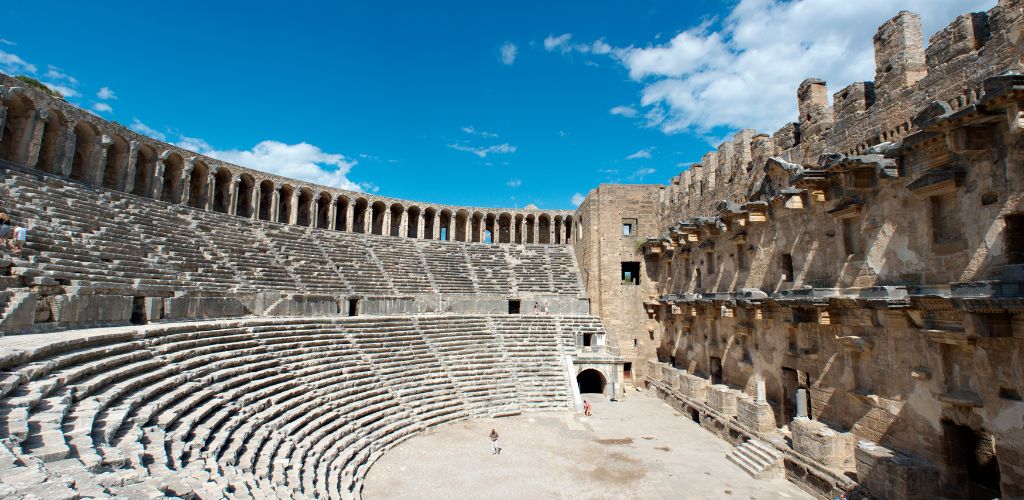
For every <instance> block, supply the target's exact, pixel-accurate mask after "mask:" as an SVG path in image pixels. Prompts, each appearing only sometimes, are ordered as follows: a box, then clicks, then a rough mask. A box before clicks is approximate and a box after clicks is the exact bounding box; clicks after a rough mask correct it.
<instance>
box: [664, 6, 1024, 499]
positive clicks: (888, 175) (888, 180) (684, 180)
mask: <svg viewBox="0 0 1024 500" xmlns="http://www.w3.org/2000/svg"><path fill="white" fill-rule="evenodd" d="M1022 33H1024V2H1020V1H1018V0H1009V1H1001V2H999V5H998V6H997V7H995V8H993V9H992V10H990V11H989V12H984V13H973V14H965V15H963V16H960V17H958V18H957V19H956V20H954V21H953V23H951V24H950V25H949V26H948V27H947V28H945V29H944V30H941V31H940V32H938V33H936V34H935V35H934V36H932V37H931V39H930V40H929V44H928V45H927V46H926V45H925V44H924V41H923V39H922V37H921V33H920V21H919V19H918V18H917V16H916V15H915V14H912V13H908V12H902V13H900V14H899V15H897V16H896V17H895V18H893V19H891V20H890V21H888V22H886V23H885V24H884V25H882V26H881V27H880V28H879V31H878V34H877V35H876V36H875V39H874V43H875V52H876V57H875V59H876V66H877V74H876V78H875V81H874V82H859V83H854V84H851V85H849V86H847V87H846V88H844V89H842V90H840V91H838V92H836V93H835V94H834V95H833V99H832V103H831V105H829V104H828V99H827V94H826V88H825V82H823V81H820V80H816V79H808V80H805V81H804V82H803V83H802V84H801V85H800V87H799V88H798V89H796V94H797V103H796V104H797V106H796V108H797V109H798V110H799V119H798V121H796V122H794V123H791V124H789V125H787V126H785V127H783V128H781V129H780V130H778V131H776V132H775V133H774V134H772V135H771V136H768V135H765V134H757V133H755V132H753V131H749V130H742V131H740V132H738V133H736V135H735V137H734V139H733V140H732V141H729V142H726V143H724V144H722V145H721V146H720V147H719V148H718V149H717V150H715V151H712V152H710V153H708V154H706V155H705V156H704V157H703V158H702V160H701V162H700V163H699V164H695V165H693V166H691V167H690V168H689V169H688V170H686V171H684V172H682V173H681V174H680V175H678V176H676V177H675V178H673V179H672V181H671V184H670V186H668V187H667V188H666V191H665V195H664V196H663V197H662V198H661V199H660V201H659V210H660V211H659V214H658V218H659V220H661V221H662V226H661V228H660V231H659V234H658V235H657V237H656V238H654V239H652V241H650V242H648V243H647V244H646V245H644V251H645V252H646V254H647V255H648V257H649V258H651V259H654V260H657V262H658V264H657V267H656V269H657V273H658V274H657V290H658V293H659V300H658V302H659V305H658V307H656V308H653V310H652V313H653V316H654V317H655V318H656V321H657V322H658V323H659V324H661V327H662V329H663V331H664V335H663V336H662V337H661V342H660V345H659V348H658V353H657V354H658V359H659V360H660V361H662V362H666V363H669V364H670V365H674V366H675V367H677V368H679V369H681V370H686V371H687V372H688V373H690V374H693V375H696V376H699V377H703V378H705V379H710V382H711V383H719V384H727V385H729V386H732V387H734V388H736V389H739V390H741V391H744V392H746V393H747V394H750V395H753V394H754V391H755V387H756V382H757V381H758V380H763V381H764V382H765V386H766V392H767V400H768V403H769V404H770V405H771V407H772V409H773V412H774V414H775V415H774V417H775V421H776V422H777V423H778V425H779V426H780V428H781V429H780V431H779V432H780V433H782V434H784V435H788V436H790V438H791V440H792V441H794V446H795V447H796V450H797V451H800V452H801V453H807V454H810V455H812V456H811V458H816V459H819V460H820V461H821V464H822V466H825V467H834V465H833V466H829V463H832V464H836V463H841V464H843V469H844V470H845V472H847V473H851V474H853V473H854V469H855V476H856V478H857V480H858V482H859V483H860V484H861V485H862V486H864V487H866V488H868V489H869V491H871V492H872V494H874V495H878V496H885V497H889V498H913V497H915V496H920V495H925V496H928V495H943V496H946V497H964V496H968V495H970V494H976V493H978V492H979V491H982V490H983V489H984V488H990V489H991V488H995V489H999V490H1001V492H1000V493H1001V494H1002V495H1003V496H1005V497H1016V496H1022V495H1024V467H1022V466H1021V465H1020V464H1021V463H1022V460H1021V457H1022V456H1024V420H1022V419H1021V415H1024V402H1022V398H1021V394H1024V371H1022V368H1021V366H1022V363H1021V361H1022V360H1024V342H1022V339H1024V307H1022V306H1021V304H1024V253H1022V250H1021V249H1022V248H1024V227H1022V224H1024V167H1022V165H1024V135H1022V134H1021V130H1022V120H1021V118H1022V114H1021V112H1020V111H1019V110H1020V108H1021V104H1020V103H1021V102H1024V77H1021V76H1020V75H1019V72H1020V70H1021V64H1020V60H1021V50H1020V49H1021V43H1020V42H1021V38H1022V37H1021V34H1022ZM1008 71H1010V72H1014V73H1009V74H1007V72H1008ZM648 265H649V267H648V268H649V269H653V268H654V266H653V265H651V262H648ZM800 389H804V390H806V391H807V393H808V395H809V400H810V401H809V403H810V404H809V413H810V415H809V416H810V418H811V419H812V421H815V422H814V424H813V425H812V426H811V427H808V425H810V424H807V425H804V424H802V425H803V427H801V429H804V431H806V430H807V429H812V428H813V429H819V430H814V431H813V432H804V431H801V432H803V433H802V434H800V435H797V433H796V432H795V430H794V428H793V427H792V426H790V423H791V422H792V421H793V418H794V417H795V416H796V411H797V409H796V406H797V405H796V401H795V398H796V394H797V392H798V391H799V390H800ZM814 426H820V427H814ZM965 432H966V433H968V434H973V435H975V436H976V437H977V439H978V443H980V444H977V446H979V448H978V449H977V450H974V451H972V452H971V453H967V452H963V451H962V450H961V451H951V450H956V449H957V447H958V446H960V445H961V444H962V443H959V442H958V439H961V438H960V437H958V433H961V434H962V433H965ZM829 433H833V434H829ZM854 441H856V442H858V443H859V444H858V445H857V446H856V447H854V448H851V446H850V443H852V442H854ZM982 448H984V450H982ZM801 450H803V451H801ZM815 450H817V451H815ZM821 450H828V452H827V453H826V452H825V451H821ZM837 450H839V451H837ZM843 450H845V451H843ZM819 451H820V453H819V454H820V455H821V456H820V457H814V456H813V455H814V454H815V453H817V452H819ZM837 453H838V454H843V453H845V454H846V455H845V456H838V455H836V454H837ZM971 454H973V455H974V456H975V457H980V458H972V459H971V460H975V459H977V460H983V461H986V462H985V464H987V465H986V467H988V468H989V470H990V471H991V470H992V469H993V468H994V469H995V470H997V471H998V474H996V475H995V476H997V477H995V476H993V475H992V474H991V473H989V476H986V477H984V478H983V477H981V476H980V475H979V474H981V473H979V472H976V471H975V472H970V471H969V470H968V469H969V468H970V467H968V466H967V465H966V462H967V460H968V459H967V458H964V457H966V456H968V455H971ZM993 457H994V458H993ZM986 481H987V482H986ZM993 481H994V483H993ZM993 485H994V486H993ZM978 488H982V490H979V489H978ZM992 491H995V490H991V491H989V490H984V492H983V493H981V494H991V493H992Z"/></svg>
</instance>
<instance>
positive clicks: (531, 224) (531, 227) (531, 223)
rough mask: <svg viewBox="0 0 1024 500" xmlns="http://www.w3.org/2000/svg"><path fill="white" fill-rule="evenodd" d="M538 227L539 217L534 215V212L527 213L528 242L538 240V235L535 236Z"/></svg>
mask: <svg viewBox="0 0 1024 500" xmlns="http://www.w3.org/2000/svg"><path fill="white" fill-rule="evenodd" d="M536 228H537V218H536V217H534V215H533V214H530V215H527V216H526V242H527V243H536V242H537V237H536V236H535V235H536V234H537V231H536Z"/></svg>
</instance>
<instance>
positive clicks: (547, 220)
mask: <svg viewBox="0 0 1024 500" xmlns="http://www.w3.org/2000/svg"><path fill="white" fill-rule="evenodd" d="M537 232H538V233H539V234H538V235H537V243H540V244H542V245H546V244H550V243H551V216H549V215H548V214H540V217H537Z"/></svg>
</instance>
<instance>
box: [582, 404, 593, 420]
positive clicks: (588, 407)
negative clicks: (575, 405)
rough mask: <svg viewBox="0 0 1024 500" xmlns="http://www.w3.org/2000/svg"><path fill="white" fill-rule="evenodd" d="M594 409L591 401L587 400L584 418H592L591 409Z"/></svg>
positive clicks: (584, 407)
mask: <svg viewBox="0 0 1024 500" xmlns="http://www.w3.org/2000/svg"><path fill="white" fill-rule="evenodd" d="M592 407H593V406H592V405H591V404H590V401H586V400H584V401H583V415H584V416H587V417H589V416H591V414H590V409H591V408H592Z"/></svg>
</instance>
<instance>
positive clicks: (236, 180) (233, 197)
mask: <svg viewBox="0 0 1024 500" xmlns="http://www.w3.org/2000/svg"><path fill="white" fill-rule="evenodd" d="M241 182H242V178H241V177H239V176H237V175H236V176H234V177H232V178H231V187H230V190H229V192H228V206H227V207H225V208H227V210H225V212H226V213H227V214H228V215H235V214H236V213H237V212H238V186H239V185H240V184H241Z"/></svg>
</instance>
